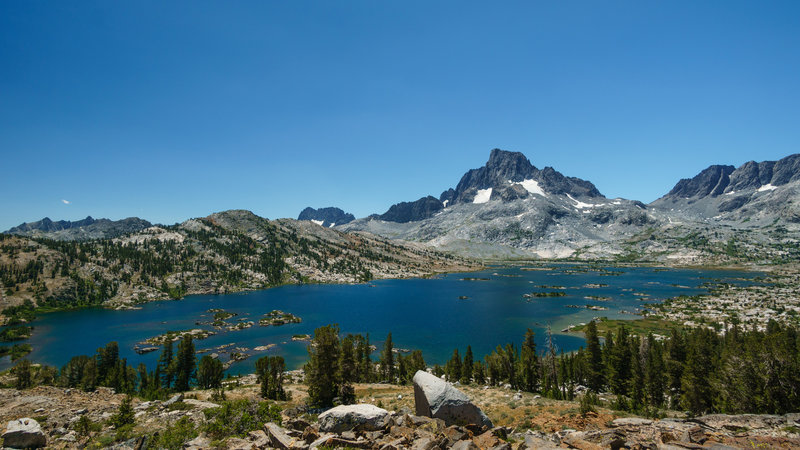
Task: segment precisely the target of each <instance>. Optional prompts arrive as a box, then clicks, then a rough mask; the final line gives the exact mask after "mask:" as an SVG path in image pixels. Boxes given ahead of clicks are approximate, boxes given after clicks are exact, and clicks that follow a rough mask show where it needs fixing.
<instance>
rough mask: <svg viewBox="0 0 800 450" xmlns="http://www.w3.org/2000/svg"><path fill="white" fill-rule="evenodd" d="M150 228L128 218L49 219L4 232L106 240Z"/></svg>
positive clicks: (146, 224)
mask: <svg viewBox="0 0 800 450" xmlns="http://www.w3.org/2000/svg"><path fill="white" fill-rule="evenodd" d="M150 226H152V224H151V223H150V222H148V221H146V220H143V219H140V218H138V217H128V218H127V219H121V220H109V219H93V218H92V216H88V217H86V218H85V219H83V220H77V221H74V222H70V221H68V220H59V221H57V222H53V221H52V220H50V219H49V218H47V217H45V218H44V219H42V220H40V221H38V222H29V223H23V224H21V225H18V226H16V227H13V228H11V229H10V230H8V231H6V232H5V233H7V234H15V235H19V236H27V237H41V238H48V239H56V240H63V241H74V240H89V239H106V238H114V237H117V236H122V235H123V234H128V233H133V232H136V231H141V230H143V229H145V228H148V227H150Z"/></svg>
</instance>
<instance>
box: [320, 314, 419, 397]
mask: <svg viewBox="0 0 800 450" xmlns="http://www.w3.org/2000/svg"><path fill="white" fill-rule="evenodd" d="M387 340H388V341H389V342H390V343H389V345H390V346H391V340H390V339H387ZM371 352H372V350H371V349H370V344H369V335H367V336H366V337H365V336H362V335H360V334H357V335H352V334H348V335H347V336H345V337H344V338H342V339H340V338H339V327H338V326H337V325H327V326H324V327H319V328H317V329H316V330H314V338H313V339H312V340H311V344H310V345H309V346H308V362H307V363H306V365H305V366H304V370H305V376H306V378H305V382H306V384H307V385H308V396H309V403H311V404H312V405H315V406H331V405H333V404H334V403H340V404H348V403H352V402H354V401H355V390H354V389H353V385H352V384H353V383H370V382H373V381H376V380H377V379H378V374H377V373H376V372H375V367H374V365H373V363H372V360H371V358H370V353H371ZM420 357H421V353H420ZM387 381H388V380H387Z"/></svg>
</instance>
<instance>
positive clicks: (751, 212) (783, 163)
mask: <svg viewBox="0 0 800 450" xmlns="http://www.w3.org/2000/svg"><path fill="white" fill-rule="evenodd" d="M798 193H800V154H795V155H790V156H787V157H785V158H783V159H780V160H778V161H762V162H755V161H750V162H747V163H744V164H742V165H741V166H740V167H738V168H734V167H733V166H717V165H715V166H710V167H709V168H707V169H705V170H703V171H702V172H700V173H699V174H697V175H696V176H695V177H693V178H687V179H683V180H680V181H679V182H678V183H677V184H676V185H675V187H674V188H673V189H672V190H671V191H669V193H668V194H667V195H665V196H663V197H661V198H659V199H658V200H656V201H654V202H653V203H651V204H650V206H652V207H653V208H656V209H661V210H664V211H669V212H671V213H680V214H683V215H684V216H685V217H690V218H694V219H696V220H700V219H702V220H706V219H721V218H722V219H728V220H745V219H748V218H750V219H761V220H774V219H776V218H779V219H780V218H782V219H785V220H788V221H790V222H796V221H798V220H800V208H798V207H797V206H795V199H796V198H797V195H798Z"/></svg>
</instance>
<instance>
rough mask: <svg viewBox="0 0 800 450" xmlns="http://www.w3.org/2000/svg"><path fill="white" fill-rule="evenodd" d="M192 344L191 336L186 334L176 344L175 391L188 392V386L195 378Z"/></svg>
mask: <svg viewBox="0 0 800 450" xmlns="http://www.w3.org/2000/svg"><path fill="white" fill-rule="evenodd" d="M196 360H197V357H196V356H195V353H194V343H193V342H192V336H191V335H189V334H187V335H184V336H183V338H182V339H181V340H180V342H179V343H178V355H177V356H176V358H175V390H176V391H179V392H184V391H188V390H189V385H190V384H191V382H192V379H193V378H194V377H195V361H196Z"/></svg>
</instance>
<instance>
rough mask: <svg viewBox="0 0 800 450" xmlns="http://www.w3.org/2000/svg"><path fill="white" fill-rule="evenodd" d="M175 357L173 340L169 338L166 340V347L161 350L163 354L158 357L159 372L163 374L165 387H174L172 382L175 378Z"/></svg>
mask: <svg viewBox="0 0 800 450" xmlns="http://www.w3.org/2000/svg"><path fill="white" fill-rule="evenodd" d="M173 359H174V356H173V354H172V341H171V340H169V339H167V340H166V341H164V348H163V349H162V350H161V356H160V357H159V358H158V372H159V373H160V374H161V385H162V386H163V387H164V389H170V388H172V383H173V381H174V380H175V365H174V363H173Z"/></svg>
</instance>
